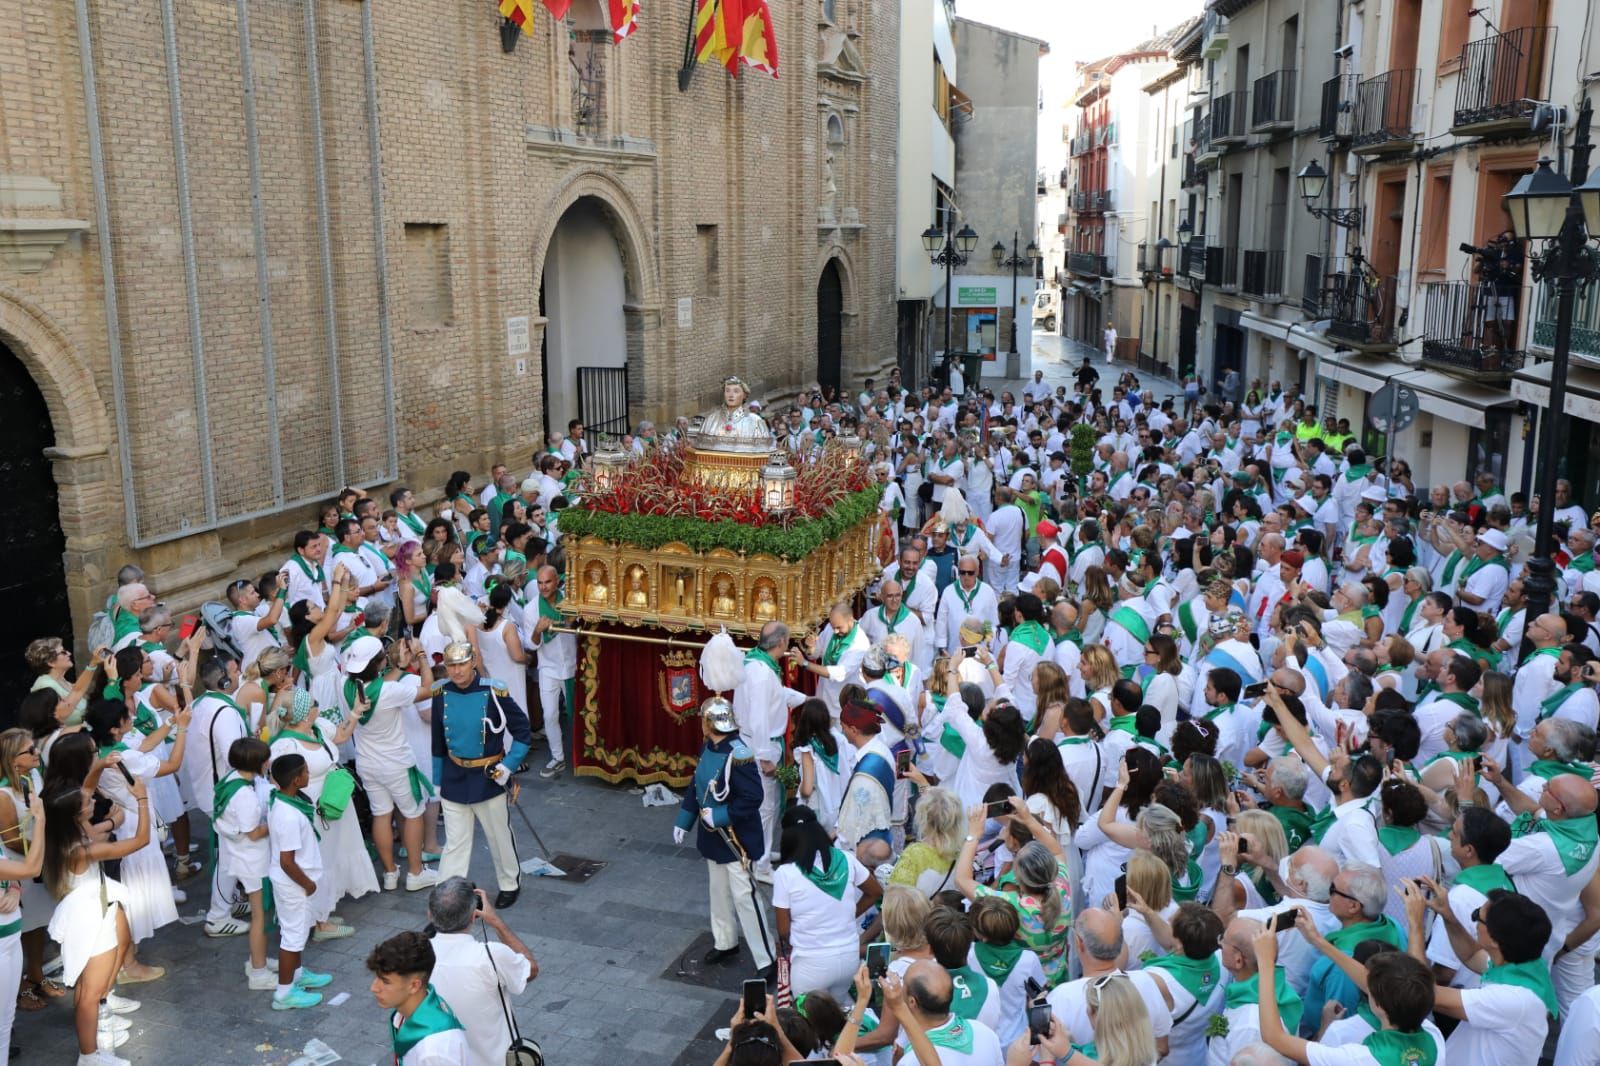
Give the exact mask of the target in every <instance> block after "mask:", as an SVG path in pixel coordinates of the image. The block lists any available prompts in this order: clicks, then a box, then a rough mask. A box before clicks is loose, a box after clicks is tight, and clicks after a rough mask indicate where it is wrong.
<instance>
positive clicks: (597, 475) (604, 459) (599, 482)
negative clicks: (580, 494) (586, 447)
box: [589, 441, 633, 492]
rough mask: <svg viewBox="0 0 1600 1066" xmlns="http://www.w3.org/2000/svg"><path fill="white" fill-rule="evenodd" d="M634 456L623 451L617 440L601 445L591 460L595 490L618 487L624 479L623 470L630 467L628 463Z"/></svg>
mask: <svg viewBox="0 0 1600 1066" xmlns="http://www.w3.org/2000/svg"><path fill="white" fill-rule="evenodd" d="M632 461H633V457H632V456H630V455H629V454H628V453H627V452H625V451H623V450H622V449H621V448H620V447H618V445H617V444H616V442H615V441H607V442H605V443H604V444H602V445H600V448H599V450H598V451H596V452H595V453H594V459H593V460H591V463H592V469H591V471H590V474H589V480H590V484H591V485H593V486H594V491H595V492H605V491H606V490H608V489H611V488H614V487H616V485H617V483H618V482H620V481H621V480H622V472H623V471H624V470H627V469H628V464H629V463H630V462H632Z"/></svg>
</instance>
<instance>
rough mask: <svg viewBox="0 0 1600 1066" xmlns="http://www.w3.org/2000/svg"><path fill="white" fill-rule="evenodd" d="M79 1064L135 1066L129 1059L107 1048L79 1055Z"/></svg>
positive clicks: (80, 1065)
mask: <svg viewBox="0 0 1600 1066" xmlns="http://www.w3.org/2000/svg"><path fill="white" fill-rule="evenodd" d="M78 1066H133V1064H132V1063H131V1062H129V1061H128V1060H127V1059H124V1058H119V1057H118V1056H116V1055H113V1054H111V1052H110V1051H107V1050H104V1049H102V1050H99V1051H91V1052H90V1053H89V1054H87V1055H79V1056H78Z"/></svg>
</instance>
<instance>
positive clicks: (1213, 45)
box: [1200, 11, 1228, 59]
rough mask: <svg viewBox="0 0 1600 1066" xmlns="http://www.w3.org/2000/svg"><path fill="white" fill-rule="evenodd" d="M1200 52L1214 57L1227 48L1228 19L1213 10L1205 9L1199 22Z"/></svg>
mask: <svg viewBox="0 0 1600 1066" xmlns="http://www.w3.org/2000/svg"><path fill="white" fill-rule="evenodd" d="M1200 25H1201V27H1202V28H1201V37H1200V39H1201V41H1202V42H1203V43H1202V45H1201V47H1202V51H1201V54H1202V55H1204V56H1205V57H1206V58H1207V59H1216V58H1218V57H1220V56H1221V55H1223V53H1225V52H1227V50H1228V20H1227V18H1226V17H1225V16H1223V15H1219V14H1217V13H1216V12H1215V11H1207V12H1206V13H1205V18H1204V20H1203V21H1202V22H1201V24H1200Z"/></svg>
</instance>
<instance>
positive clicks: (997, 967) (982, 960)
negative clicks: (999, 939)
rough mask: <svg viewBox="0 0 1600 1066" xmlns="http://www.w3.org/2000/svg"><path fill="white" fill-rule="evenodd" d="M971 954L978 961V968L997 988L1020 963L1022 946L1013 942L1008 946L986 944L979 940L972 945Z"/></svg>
mask: <svg viewBox="0 0 1600 1066" xmlns="http://www.w3.org/2000/svg"><path fill="white" fill-rule="evenodd" d="M972 954H973V957H974V958H976V959H977V960H978V968H979V969H980V970H982V971H983V972H984V974H986V975H987V976H988V977H989V979H990V980H991V981H993V982H994V983H995V986H996V987H999V986H1001V985H1004V984H1005V983H1006V981H1007V980H1008V979H1009V978H1010V977H1011V971H1012V970H1015V969H1016V968H1017V963H1019V962H1021V961H1022V945H1021V944H1019V943H1017V942H1016V941H1014V940H1013V941H1011V942H1010V943H1009V944H986V943H984V942H983V941H982V940H979V941H975V942H974V943H973V945H972Z"/></svg>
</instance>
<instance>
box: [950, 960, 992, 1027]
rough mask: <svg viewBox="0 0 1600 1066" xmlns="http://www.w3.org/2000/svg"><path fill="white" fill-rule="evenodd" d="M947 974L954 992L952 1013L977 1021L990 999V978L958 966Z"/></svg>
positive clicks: (968, 968)
mask: <svg viewBox="0 0 1600 1066" xmlns="http://www.w3.org/2000/svg"><path fill="white" fill-rule="evenodd" d="M945 972H946V973H948V974H949V975H950V983H951V986H952V990H953V994H952V995H951V997H950V1011H951V1013H952V1014H957V1015H959V1016H961V1017H962V1018H966V1019H969V1020H972V1019H976V1018H977V1017H978V1015H980V1014H982V1013H983V1005H984V1003H986V1002H988V999H989V978H988V976H987V975H985V974H984V973H983V972H982V971H980V970H975V969H973V968H972V967H970V966H957V967H956V968H955V969H953V970H946V971H945Z"/></svg>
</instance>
